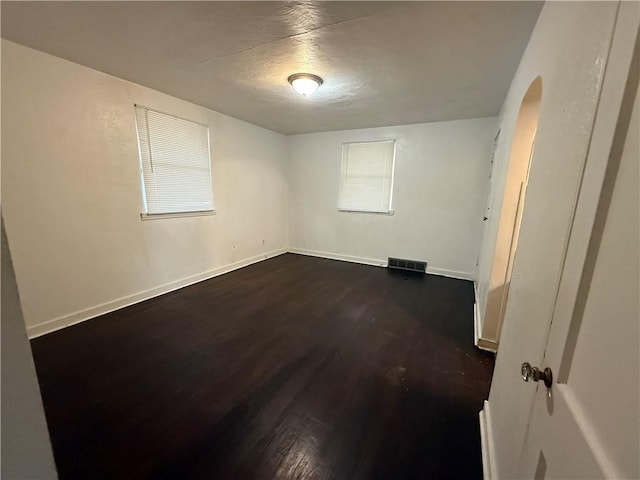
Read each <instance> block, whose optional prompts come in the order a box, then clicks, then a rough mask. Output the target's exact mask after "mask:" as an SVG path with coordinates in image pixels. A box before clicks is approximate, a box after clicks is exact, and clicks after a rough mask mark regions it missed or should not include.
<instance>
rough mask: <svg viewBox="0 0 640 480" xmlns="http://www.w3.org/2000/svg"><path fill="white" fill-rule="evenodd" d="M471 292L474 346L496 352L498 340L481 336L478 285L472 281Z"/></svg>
mask: <svg viewBox="0 0 640 480" xmlns="http://www.w3.org/2000/svg"><path fill="white" fill-rule="evenodd" d="M473 294H474V295H475V303H474V304H473V340H474V344H475V346H476V347H478V348H479V349H480V350H486V351H487V352H492V353H496V352H497V351H498V342H496V341H495V340H488V339H486V338H482V336H481V335H482V313H481V312H480V302H479V301H478V286H477V284H476V282H473Z"/></svg>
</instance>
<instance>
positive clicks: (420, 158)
mask: <svg viewBox="0 0 640 480" xmlns="http://www.w3.org/2000/svg"><path fill="white" fill-rule="evenodd" d="M495 125H496V119H495V118H494V117H490V118H480V119H473V120H458V121H450V122H437V123H426V124H419V125H405V126H393V127H382V128H371V129H362V130H348V131H337V132H325V133H317V134H307V135H296V136H292V137H290V141H291V143H290V152H291V174H290V232H291V235H290V243H291V245H290V246H291V247H292V248H293V249H294V250H298V251H302V252H307V253H309V252H310V253H316V254H319V255H326V256H334V257H338V258H351V259H355V260H359V261H364V262H370V263H373V264H384V263H386V260H387V257H400V258H408V259H416V260H424V261H427V262H428V263H429V268H428V270H429V271H431V272H433V273H441V274H446V275H452V276H456V277H461V278H472V277H473V274H474V271H475V267H476V259H477V256H478V253H479V244H480V238H481V235H482V223H483V222H482V216H483V209H484V202H485V195H486V188H487V183H488V175H489V161H490V155H491V147H492V140H493V136H494V133H495V132H494V130H495ZM392 138H395V139H397V149H396V166H395V180H394V191H393V210H394V211H395V213H394V214H393V215H379V214H367V213H350V212H339V211H338V210H337V201H338V189H339V178H340V162H341V152H342V143H343V142H355V141H368V140H382V139H392Z"/></svg>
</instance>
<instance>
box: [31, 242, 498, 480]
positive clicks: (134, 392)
mask: <svg viewBox="0 0 640 480" xmlns="http://www.w3.org/2000/svg"><path fill="white" fill-rule="evenodd" d="M473 301H474V300H473V285H472V283H471V282H467V281H463V280H454V279H449V278H444V277H437V276H431V275H415V274H405V273H401V272H394V271H390V270H387V269H384V268H377V267H370V266H364V265H357V264H351V263H345V262H338V261H332V260H325V259H319V258H311V257H304V256H300V255H293V254H286V255H282V256H279V257H276V258H273V259H270V260H267V261H265V262H261V263H258V264H256V265H252V266H249V267H246V268H243V269H241V270H237V271H235V272H232V273H229V274H227V275H223V276H220V277H217V278H213V279H211V280H207V281H204V282H201V283H199V284H197V285H193V286H190V287H187V288H184V289H182V290H179V291H176V292H172V293H169V294H166V295H164V296H161V297H158V298H155V299H152V300H148V301H145V302H142V303H139V304H136V305H133V306H130V307H127V308H124V309H122V310H119V311H116V312H113V313H110V314H107V315H104V316H102V317H99V318H96V319H93V320H90V321H88V322H84V323H81V324H78V325H76V326H73V327H69V328H66V329H64V330H61V331H58V332H55V333H52V334H49V335H46V336H43V337H40V338H37V339H35V340H33V341H32V348H33V354H34V358H35V363H36V368H37V371H38V377H39V381H40V386H41V389H42V395H43V399H44V406H45V411H46V415H47V420H48V424H49V429H50V433H51V439H52V442H53V448H54V454H55V458H56V462H57V466H58V472H59V474H60V478H61V479H83V480H84V479H103V478H109V479H118V480H123V479H138V478H152V479H233V480H246V479H272V478H278V479H385V480H386V479H414V478H416V479H417V478H420V479H437V478H460V479H473V478H482V465H481V454H480V432H479V423H478V412H479V411H480V410H481V408H482V401H483V400H484V399H486V398H487V396H488V392H489V383H490V379H491V374H492V370H493V356H492V355H491V354H487V353H484V352H481V351H479V350H477V349H475V347H474V346H473Z"/></svg>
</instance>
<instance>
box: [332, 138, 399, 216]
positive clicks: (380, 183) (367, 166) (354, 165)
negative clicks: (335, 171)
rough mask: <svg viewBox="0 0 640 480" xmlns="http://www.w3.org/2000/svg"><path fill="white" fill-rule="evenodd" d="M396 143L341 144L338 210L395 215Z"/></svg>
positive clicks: (387, 141)
mask: <svg viewBox="0 0 640 480" xmlns="http://www.w3.org/2000/svg"><path fill="white" fill-rule="evenodd" d="M395 154H396V141H395V140H385V141H381V142H365V143H345V144H343V145H342V168H341V172H340V196H339V198H338V210H345V211H350V212H374V213H392V210H391V197H392V192H393V167H394V163H395Z"/></svg>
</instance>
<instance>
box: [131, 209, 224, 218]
mask: <svg viewBox="0 0 640 480" xmlns="http://www.w3.org/2000/svg"><path fill="white" fill-rule="evenodd" d="M215 214H216V211H215V210H203V211H201V212H175V213H141V214H140V219H141V220H160V219H161V218H181V217H203V216H209V215H215Z"/></svg>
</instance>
